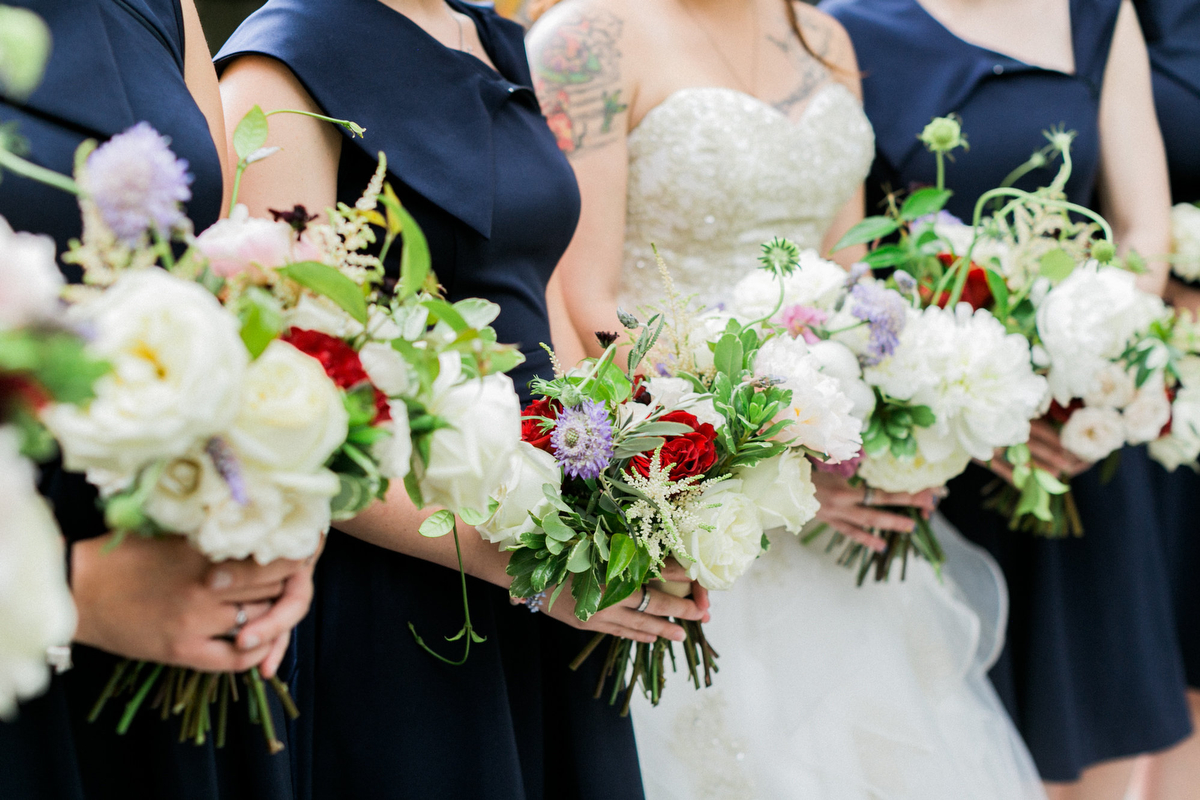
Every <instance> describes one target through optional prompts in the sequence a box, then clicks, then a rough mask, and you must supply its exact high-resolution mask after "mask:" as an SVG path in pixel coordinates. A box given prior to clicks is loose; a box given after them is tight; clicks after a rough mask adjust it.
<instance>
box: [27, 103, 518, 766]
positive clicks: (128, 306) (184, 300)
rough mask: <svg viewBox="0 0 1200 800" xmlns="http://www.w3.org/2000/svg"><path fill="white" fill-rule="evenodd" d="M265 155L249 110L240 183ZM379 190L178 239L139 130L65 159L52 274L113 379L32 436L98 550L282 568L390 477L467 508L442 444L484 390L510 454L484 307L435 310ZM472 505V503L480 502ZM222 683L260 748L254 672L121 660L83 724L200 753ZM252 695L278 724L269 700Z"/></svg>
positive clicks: (162, 182)
mask: <svg viewBox="0 0 1200 800" xmlns="http://www.w3.org/2000/svg"><path fill="white" fill-rule="evenodd" d="M333 121H334V122H337V121H336V120H333ZM343 124H346V125H347V126H348V127H350V126H352V123H343ZM353 129H357V126H353V127H352V130H353ZM358 130H361V129H358ZM265 139H266V124H265V115H264V114H263V113H262V112H261V110H260V109H257V108H255V109H254V110H252V111H251V113H250V114H248V115H247V117H246V119H244V120H243V122H242V124H240V125H239V127H238V130H237V132H236V134H235V138H234V141H235V146H236V148H237V151H238V154H239V158H240V162H239V165H238V177H239V179H240V177H241V173H242V171H243V170H244V169H245V168H246V166H247V165H248V164H250V163H253V162H254V161H255V160H258V159H261V158H263V157H266V155H269V152H264V149H263V147H262V144H263V143H264V142H265ZM385 174H386V162H385V161H384V160H383V158H382V154H381V157H380V164H379V168H378V170H377V172H376V173H375V175H374V177H373V179H372V180H371V182H370V184H369V185H368V187H367V189H366V191H365V193H364V195H363V196H362V198H361V199H360V200H359V201H358V202H357V203H356V205H355V206H354V207H353V208H351V207H349V206H346V205H344V204H339V206H338V208H336V209H330V210H328V211H327V218H328V222H327V223H324V224H314V223H313V217H312V216H310V215H309V214H308V213H307V211H306V210H305V209H303V208H302V207H296V208H294V209H292V210H290V211H286V212H275V217H276V219H275V220H273V221H268V220H264V219H254V218H251V217H250V216H249V214H248V212H247V211H246V209H245V208H244V207H239V206H236V205H235V206H234V209H233V212H232V214H231V215H230V217H229V218H227V219H223V220H220V221H219V222H217V223H216V224H214V225H213V226H212V227H211V228H209V229H208V230H206V231H204V232H203V233H201V234H200V235H199V236H194V235H193V234H192V230H191V223H190V221H189V220H187V218H186V217H185V216H184V215H183V213H182V210H181V209H180V205H179V204H180V203H181V202H184V201H186V200H187V199H188V198H189V196H190V192H189V189H188V182H189V178H188V176H187V173H186V164H185V163H183V162H181V161H180V160H178V159H176V158H175V156H174V154H172V153H171V151H170V149H169V148H168V146H167V141H166V140H165V139H164V138H163V137H161V136H160V135H159V134H158V133H157V132H155V131H154V130H153V129H152V128H150V127H149V126H148V125H146V124H145V123H140V124H138V125H136V126H134V127H133V128H131V129H130V130H128V131H126V132H125V133H123V134H120V135H118V136H116V137H114V138H113V139H112V140H110V141H109V142H108V143H106V144H105V145H103V146H101V147H98V148H96V147H95V144H94V143H85V144H84V145H83V146H82V147H81V151H80V153H79V154H78V155H77V171H76V176H75V181H74V182H71V181H70V180H69V179H66V178H62V182H65V188H70V189H72V190H74V191H76V192H77V193H78V194H79V196H80V207H81V210H82V212H83V220H84V226H83V235H82V237H81V239H80V240H79V241H74V242H72V245H71V248H70V250H69V252H67V253H66V254H65V255H64V257H63V258H64V260H65V261H68V262H73V263H76V264H79V265H80V266H81V267H82V268H83V270H84V276H85V284H86V285H85V286H82V287H72V290H70V291H68V293H67V295H68V298H69V299H70V301H71V308H70V309H69V312H68V318H69V319H70V320H71V321H72V322H73V324H75V325H77V326H80V327H81V328H84V329H86V330H88V331H89V332H90V337H91V338H90V341H89V343H88V348H87V349H88V352H89V353H90V354H93V355H95V356H96V357H98V358H102V359H104V360H106V361H107V362H109V363H111V365H112V372H111V373H110V374H108V375H105V376H104V377H102V378H101V379H100V380H99V381H98V382H97V383H96V386H95V396H94V397H92V398H91V399H89V400H88V401H87V402H84V403H80V404H69V403H52V404H50V405H48V406H47V407H46V408H45V409H44V410H43V412H42V414H41V418H42V420H43V421H44V422H45V424H46V426H47V427H48V428H49V430H50V431H51V432H52V433H53V434H54V436H55V438H56V439H57V440H58V442H59V443H60V445H61V448H62V450H63V454H64V463H65V466H66V467H67V468H68V469H71V470H74V471H80V472H84V473H86V475H87V478H88V480H89V482H91V483H92V484H94V485H95V486H96V487H97V488H98V489H99V492H100V498H101V501H100V502H101V506H102V508H103V511H104V515H105V520H106V523H107V525H108V526H109V528H110V529H112V530H113V531H115V532H116V535H117V538H116V540H115V541H116V542H119V540H120V537H122V536H124V535H128V534H130V533H136V534H139V535H147V536H156V535H168V534H177V535H186V536H187V537H188V539H189V541H190V542H191V543H192V545H193V546H194V547H196V549H197V550H199V551H200V552H202V553H203V554H204V555H205V556H207V557H208V558H210V559H212V560H213V561H221V560H225V559H242V558H248V557H253V558H255V559H256V560H257V561H258V562H259V563H264V564H265V563H268V562H270V561H273V560H275V559H278V558H287V559H297V560H299V559H305V558H308V557H310V556H312V555H313V554H314V553H315V552H316V551H317V549H318V548H319V546H320V542H321V539H322V537H323V535H324V534H325V532H326V531H327V530H328V528H329V526H330V524H331V522H333V521H336V520H340V519H348V518H350V517H353V516H355V515H357V514H358V513H360V512H361V511H362V510H363V509H365V508H366V507H367V506H369V505H370V504H371V503H372V502H374V501H375V500H376V499H378V498H381V497H383V495H384V493H385V492H386V491H387V488H388V483H389V481H390V480H398V479H402V480H403V481H404V482H405V485H406V486H407V487H409V491H410V492H411V493H412V494H413V495H414V497H416V498H418V499H421V500H426V499H428V500H431V501H433V502H442V501H443V496H445V499H447V500H455V501H462V502H464V503H466V502H470V501H471V500H472V498H471V497H470V496H469V491H468V490H467V489H464V486H466V485H468V484H469V483H470V481H468V480H465V479H464V474H466V475H470V474H471V473H472V471H473V470H474V469H475V467H476V466H478V464H479V463H480V462H481V461H482V460H483V459H482V458H481V453H480V448H478V447H476V448H475V449H473V450H472V449H467V451H466V452H464V451H463V450H462V449H461V448H462V447H464V446H466V445H476V444H477V443H476V442H474V441H468V440H467V438H466V437H465V436H464V433H463V431H464V430H467V431H469V430H471V429H472V426H473V423H472V422H471V421H470V415H469V414H468V413H467V412H468V411H469V410H471V411H473V410H474V409H468V408H467V407H466V406H465V405H464V404H463V403H462V402H461V400H460V401H458V404H457V405H455V404H454V401H453V400H450V399H449V398H452V397H456V396H457V395H456V393H458V394H462V393H464V392H465V393H467V394H470V395H472V397H473V396H474V394H475V393H474V391H473V389H472V388H471V387H472V385H473V384H479V383H487V384H488V385H489V387H490V388H491V392H492V394H493V395H496V397H495V398H494V403H493V404H494V405H496V406H499V407H500V409H501V410H500V413H501V415H502V416H503V410H504V408H505V407H511V413H510V414H509V416H510V417H511V425H510V426H509V428H510V430H511V436H512V439H514V440H515V438H516V433H517V428H518V423H517V417H518V414H519V411H518V403H517V401H516V396H515V393H514V392H513V391H512V387H511V382H510V381H509V380H508V379H507V378H506V377H504V376H502V375H493V376H489V377H487V378H482V379H480V378H481V376H482V375H484V374H485V373H487V372H490V371H495V370H504V369H509V368H511V367H512V366H513V365H515V364H516V363H518V362H519V361H520V358H521V357H520V354H519V353H517V352H515V351H514V350H513V349H512V348H509V347H504V346H501V345H497V344H496V337H495V333H494V331H491V329H490V328H488V327H487V326H488V323H490V321H491V320H492V319H494V317H495V315H496V308H495V307H494V306H493V305H492V304H490V303H486V302H484V301H479V300H465V301H461V302H460V303H457V304H454V305H451V304H449V303H447V302H446V301H445V300H444V299H442V297H441V296H440V293H439V290H438V287H437V285H436V280H435V279H434V278H433V276H432V274H431V272H430V268H429V267H430V262H429V251H428V247H427V245H426V243H425V241H424V237H423V236H422V235H421V233H420V230H419V228H418V227H417V226H416V223H415V222H414V221H413V220H412V218H411V217H410V216H409V215H408V214H407V212H405V211H404V209H403V208H402V207H401V206H400V204H399V202H398V201H397V200H396V198H395V195H394V193H393V192H392V191H391V189H390V187H388V186H386V185H385V184H384V176H385ZM235 198H236V192H235ZM381 206H382V207H383V211H380V207H381ZM375 228H382V229H383V231H384V238H383V242H382V247H381V249H380V253H379V255H372V254H371V253H370V252H368V248H369V247H370V246H371V245H373V244H375V242H376V232H375ZM397 237H402V238H403V242H404V249H403V252H402V259H401V260H402V270H401V275H400V280H399V281H398V282H396V284H395V285H394V286H391V285H388V282H387V281H385V280H384V275H383V266H382V259H383V257H384V256H385V255H386V253H387V251H388V249H389V247H390V246H391V245H392V244H393V242H394V240H395V239H396V238H397ZM477 379H480V380H477ZM503 428H504V426H503V425H500V426H497V429H498V430H503ZM498 452H502V453H503V454H504V455H507V453H508V452H509V450H507V449H503V448H501V449H500V450H499V451H498ZM493 472H494V470H493ZM498 481H499V478H498V477H495V482H496V483H498ZM493 488H494V486H493V485H487V486H486V487H485V490H484V491H482V492H477V494H480V493H482V494H483V500H482V501H480V502H486V492H487V491H491V490H492V489H493ZM231 635H232V634H231ZM239 682H240V683H241V684H242V685H243V691H245V692H246V694H247V697H248V698H249V703H248V709H249V714H250V718H251V720H252V721H254V722H256V723H259V724H261V727H262V730H263V733H264V737H265V739H266V741H267V744H268V747H269V749H270V750H271V751H272V752H278V751H279V750H280V749H282V744H281V743H280V742H279V740H278V739H277V737H276V736H275V732H274V723H273V721H272V716H271V712H270V708H269V706H268V704H267V696H266V682H264V681H263V680H262V678H261V676H260V675H259V673H258V670H257V669H251V670H249V671H248V672H247V673H244V674H242V675H240V676H235V675H233V674H208V673H201V672H197V671H195V670H191V669H186V668H182V667H170V666H166V665H163V664H148V663H143V662H139V663H132V662H128V661H126V662H122V663H121V664H119V665H118V666H117V668H116V670H115V671H114V674H113V676H112V679H111V680H110V681H109V683H108V685H107V687H106V688H105V690H104V692H103V693H102V695H101V697H100V698H99V700H98V701H97V703H96V705H95V707H94V709H93V711H92V714H91V719H93V720H95V719H97V718H98V716H99V715H100V714H101V713H102V711H103V709H104V707H105V705H106V703H107V701H108V700H109V699H111V698H113V697H116V696H118V695H121V694H124V693H129V694H130V695H131V699H130V700H129V701H128V702H127V704H126V707H125V710H124V712H123V713H122V715H121V718H120V721H119V724H118V732H124V731H125V730H127V728H128V726H129V725H130V724H131V722H132V720H133V718H134V716H135V715H136V714H137V712H138V711H139V709H140V708H141V707H142V706H143V705H145V704H146V703H147V702H149V704H150V705H151V706H152V707H154V708H157V709H160V710H161V711H160V713H161V715H162V717H163V718H164V719H166V718H167V717H169V716H170V715H171V714H176V715H180V716H181V717H182V719H181V732H180V738H181V740H182V739H188V740H192V741H194V742H196V743H197V744H199V743H202V742H204V741H205V739H206V737H207V735H208V733H209V731H214V730H215V738H216V742H217V744H218V746H221V745H222V744H223V743H224V738H225V735H224V734H225V729H226V722H227V715H228V706H229V702H230V700H231V699H232V700H234V701H236V700H237V699H238V693H239V688H238V684H239ZM269 684H270V686H271V687H272V688H273V689H274V691H275V693H276V694H277V695H278V697H279V699H280V701H281V703H282V704H283V706H284V708H285V710H286V711H287V713H289V714H290V715H293V716H294V715H295V714H296V713H297V711H296V708H295V705H294V703H292V701H291V698H290V696H289V695H288V692H287V688H286V686H285V685H284V684H283V683H282V682H281V681H279V680H278V679H276V678H272V679H271V680H270V681H269Z"/></svg>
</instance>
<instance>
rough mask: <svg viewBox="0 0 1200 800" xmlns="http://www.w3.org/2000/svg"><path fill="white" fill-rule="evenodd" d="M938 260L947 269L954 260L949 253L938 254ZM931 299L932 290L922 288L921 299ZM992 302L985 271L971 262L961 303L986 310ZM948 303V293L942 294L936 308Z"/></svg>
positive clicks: (943, 306) (926, 287)
mask: <svg viewBox="0 0 1200 800" xmlns="http://www.w3.org/2000/svg"><path fill="white" fill-rule="evenodd" d="M938 260H939V261H941V262H942V265H943V266H945V267H949V266H950V265H952V264H953V263H954V261H955V258H954V256H952V255H951V254H949V253H939V254H938ZM931 297H933V289H932V288H930V287H928V286H922V287H921V299H923V300H925V301H926V302H928V301H929V298H931ZM992 300H993V298H992V290H991V287H989V286H988V282H987V270H985V269H984V268H983V267H981V266H979V265H978V264H976V263H974V262H971V268H970V269H969V270H967V282H966V283H965V284H964V285H963V293H962V298H961V302H963V303H969V304H970V306H971V308H974V309H976V310H978V309H980V308H987V307H988V306H989V305H991V304H992ZM948 302H950V292H942V296H941V297H939V298H938V301H937V304H938V307H939V308H945V307H946V303H948Z"/></svg>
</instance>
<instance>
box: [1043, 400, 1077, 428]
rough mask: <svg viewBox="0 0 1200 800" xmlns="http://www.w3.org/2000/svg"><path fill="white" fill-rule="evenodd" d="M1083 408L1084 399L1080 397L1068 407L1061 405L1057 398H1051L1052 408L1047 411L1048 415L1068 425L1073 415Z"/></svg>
mask: <svg viewBox="0 0 1200 800" xmlns="http://www.w3.org/2000/svg"><path fill="white" fill-rule="evenodd" d="M1081 408H1083V401H1082V400H1080V399H1079V398H1078V397H1076V398H1075V399H1074V400H1072V401H1071V402H1070V403H1069V404H1068V405H1067V406H1066V407H1063V406H1060V405H1059V404H1058V401H1057V400H1051V401H1050V410H1049V411H1047V412H1046V416H1047V417H1049V418H1050V419H1052V420H1053V421H1055V422H1057V423H1058V424H1059V425H1066V424H1067V420H1069V419H1070V418H1071V415H1072V414H1074V413H1075V412H1076V411H1078V410H1079V409H1081Z"/></svg>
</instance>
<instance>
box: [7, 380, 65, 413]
mask: <svg viewBox="0 0 1200 800" xmlns="http://www.w3.org/2000/svg"><path fill="white" fill-rule="evenodd" d="M52 399H53V398H51V397H50V394H49V393H48V392H47V391H46V390H45V389H44V388H43V387H42V385H41V384H39V383H37V382H36V381H34V380H33V379H32V378H30V377H28V376H26V375H0V423H3V422H4V418H5V417H7V416H8V415H9V414H10V413H15V412H16V411H17V410H19V409H23V410H27V411H32V412H35V413H36V412H38V411H40V410H41V409H42V408H43V407H44V406H45V405H46V404H47V403H49V402H50V401H51V400H52Z"/></svg>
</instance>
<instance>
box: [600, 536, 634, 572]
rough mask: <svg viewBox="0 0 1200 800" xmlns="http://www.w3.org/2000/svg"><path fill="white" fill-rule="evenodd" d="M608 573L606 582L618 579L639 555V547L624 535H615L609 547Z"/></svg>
mask: <svg viewBox="0 0 1200 800" xmlns="http://www.w3.org/2000/svg"><path fill="white" fill-rule="evenodd" d="M608 553H609V555H608V573H607V575H606V576H605V580H606V581H608V582H610V583H611V582H612V581H614V580H616V579H617V576H619V575H620V574H621V573H622V572H624V571H625V568H626V567H628V566H629V564H630V563H631V562H632V561H633V557H634V556H635V555H636V554H637V545H635V544H634V543H633V539H630V538H629V537H628V536H627V535H626V534H624V533H617V534H613V537H612V540H611V541H610V542H609V545H608Z"/></svg>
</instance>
